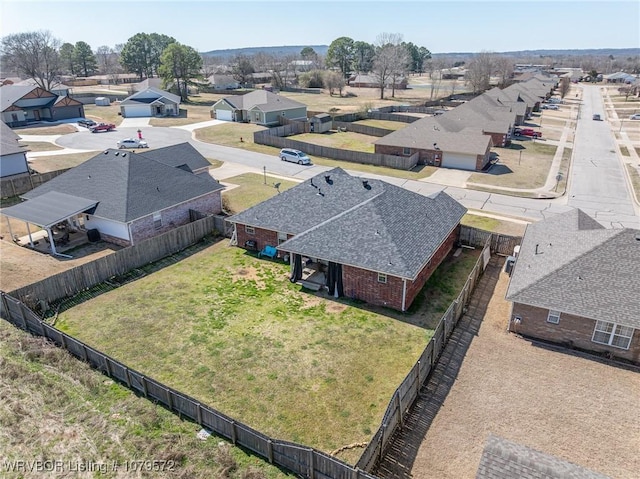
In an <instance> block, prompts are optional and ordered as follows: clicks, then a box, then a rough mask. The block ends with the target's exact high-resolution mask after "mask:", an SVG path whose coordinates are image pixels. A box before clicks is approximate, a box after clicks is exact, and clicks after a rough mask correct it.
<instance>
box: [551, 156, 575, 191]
mask: <svg viewBox="0 0 640 479" xmlns="http://www.w3.org/2000/svg"><path fill="white" fill-rule="evenodd" d="M572 154H573V149H572V148H565V149H564V150H562V160H561V161H560V168H559V169H558V173H560V174H561V175H562V179H561V180H560V181H559V182H558V184H557V185H556V187H555V188H554V191H561V192H564V191H566V189H567V181H568V179H569V167H570V166H571V155H572Z"/></svg>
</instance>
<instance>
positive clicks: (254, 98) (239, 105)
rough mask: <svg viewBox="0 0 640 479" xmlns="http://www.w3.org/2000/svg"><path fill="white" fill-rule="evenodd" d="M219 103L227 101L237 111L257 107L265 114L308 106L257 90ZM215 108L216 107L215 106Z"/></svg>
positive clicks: (227, 98)
mask: <svg viewBox="0 0 640 479" xmlns="http://www.w3.org/2000/svg"><path fill="white" fill-rule="evenodd" d="M219 101H225V102H227V103H229V104H230V105H231V106H233V107H234V108H236V109H237V110H251V109H252V108H256V107H257V108H259V109H260V110H262V111H263V112H270V111H280V110H291V109H294V108H306V105H305V104H303V103H300V102H299V101H295V100H291V99H290V98H287V97H285V96H282V95H276V94H275V93H271V92H269V91H266V90H255V91H252V92H250V93H246V94H244V95H234V96H228V97H225V98H223V99H222V100H219ZM216 104H217V103H216ZM213 108H215V105H213Z"/></svg>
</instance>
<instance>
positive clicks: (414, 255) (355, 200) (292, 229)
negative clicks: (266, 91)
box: [227, 168, 466, 311]
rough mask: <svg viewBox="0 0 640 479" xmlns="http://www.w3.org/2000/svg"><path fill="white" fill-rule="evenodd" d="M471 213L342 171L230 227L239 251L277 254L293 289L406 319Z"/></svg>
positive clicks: (445, 199) (440, 196) (441, 198)
mask: <svg viewBox="0 0 640 479" xmlns="http://www.w3.org/2000/svg"><path fill="white" fill-rule="evenodd" d="M465 212H466V208H464V207H463V206H462V205H460V204H459V203H458V202H457V201H455V200H454V199H452V198H451V197H450V196H448V195H447V194H445V193H443V192H440V193H437V194H433V195H430V196H422V195H420V194H417V193H414V192H412V191H408V190H405V189H403V188H400V187H397V186H394V185H391V184H389V183H386V182H383V181H380V180H367V179H363V178H358V177H354V176H351V175H349V174H348V173H346V172H345V171H344V170H342V169H340V168H335V169H333V170H330V171H328V172H325V173H322V174H320V175H317V176H315V177H313V178H311V179H309V180H307V181H304V182H303V183H301V184H299V185H297V186H295V187H294V188H291V189H289V190H287V191H284V192H282V193H280V194H279V195H277V196H274V197H273V198H271V199H269V200H267V201H264V202H263V203H260V204H259V205H256V206H254V207H252V208H249V209H247V210H245V211H243V212H241V213H239V214H237V215H234V216H232V217H230V218H228V219H227V221H229V222H230V223H232V224H233V228H234V233H233V239H234V241H235V243H236V244H237V245H238V246H240V247H244V248H251V249H257V250H261V249H263V248H264V247H265V246H267V245H269V246H276V247H277V249H278V254H279V256H280V257H282V258H284V259H288V260H289V262H290V264H291V280H292V282H301V283H302V284H303V285H305V286H308V287H310V286H312V284H311V283H314V281H316V284H318V286H319V287H324V288H325V289H326V290H327V291H328V292H329V293H330V294H333V295H334V296H336V297H339V296H346V297H349V298H354V299H359V300H363V301H366V302H368V303H371V304H375V305H379V306H387V307H390V308H393V309H396V310H400V311H406V310H407V309H408V308H409V307H410V306H411V303H412V302H413V300H414V299H415V298H416V296H417V294H418V293H419V291H420V290H421V289H422V287H423V286H424V284H425V282H426V281H427V279H428V278H429V277H430V276H431V274H432V273H433V271H434V270H435V269H436V268H437V267H438V265H439V264H440V263H441V262H442V261H443V260H444V259H445V258H446V256H447V254H448V253H449V252H450V251H451V249H452V248H453V246H454V244H455V243H456V242H457V240H458V236H459V225H460V220H461V218H462V216H463V215H464V214H465ZM307 273H308V274H309V275H310V276H309V277H308V278H307V276H305V275H306V274H307Z"/></svg>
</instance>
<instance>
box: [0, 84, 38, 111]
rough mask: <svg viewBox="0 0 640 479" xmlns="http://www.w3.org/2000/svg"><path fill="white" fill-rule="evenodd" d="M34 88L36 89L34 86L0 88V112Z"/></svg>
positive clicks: (3, 86)
mask: <svg viewBox="0 0 640 479" xmlns="http://www.w3.org/2000/svg"><path fill="white" fill-rule="evenodd" d="M36 88H38V87H37V86H36V85H2V86H1V87H0V111H4V110H6V109H7V108H9V107H10V106H11V105H13V104H14V103H15V102H17V101H18V100H19V99H20V98H22V97H23V96H25V95H26V94H28V93H29V92H31V91H33V90H35V89H36Z"/></svg>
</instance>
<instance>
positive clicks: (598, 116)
mask: <svg viewBox="0 0 640 479" xmlns="http://www.w3.org/2000/svg"><path fill="white" fill-rule="evenodd" d="M593 119H594V120H597V121H600V120H602V118H600V115H599V114H598V113H596V114H595V115H593Z"/></svg>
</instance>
